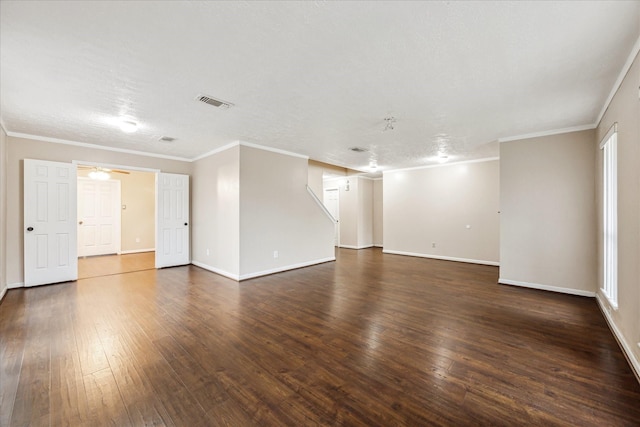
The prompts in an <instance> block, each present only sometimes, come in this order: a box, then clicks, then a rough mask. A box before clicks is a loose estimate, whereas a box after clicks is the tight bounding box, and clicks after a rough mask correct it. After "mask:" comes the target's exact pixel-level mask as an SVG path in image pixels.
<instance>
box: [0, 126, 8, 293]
mask: <svg viewBox="0 0 640 427" xmlns="http://www.w3.org/2000/svg"><path fill="white" fill-rule="evenodd" d="M6 291H7V134H6V133H5V131H4V129H3V128H2V127H0V299H2V297H3V296H4V294H5V293H6Z"/></svg>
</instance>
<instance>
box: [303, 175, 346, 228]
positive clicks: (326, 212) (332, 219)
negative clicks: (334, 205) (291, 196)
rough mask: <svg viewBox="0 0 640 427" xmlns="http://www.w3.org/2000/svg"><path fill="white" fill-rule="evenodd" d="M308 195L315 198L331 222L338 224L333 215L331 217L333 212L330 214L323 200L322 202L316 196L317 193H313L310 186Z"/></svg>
mask: <svg viewBox="0 0 640 427" xmlns="http://www.w3.org/2000/svg"><path fill="white" fill-rule="evenodd" d="M334 191H335V190H334ZM307 193H309V195H310V196H311V197H312V198H313V200H314V201H315V202H316V204H317V205H318V206H319V207H320V209H322V212H324V213H325V215H326V216H327V218H329V220H331V222H333V223H334V224H337V223H338V220H336V219H335V218H334V217H333V215H331V212H329V210H328V209H327V207H326V206H325V205H324V203H322V200H320V199H319V198H318V196H317V195H316V193H314V192H313V190H312V189H311V187H309V185H307Z"/></svg>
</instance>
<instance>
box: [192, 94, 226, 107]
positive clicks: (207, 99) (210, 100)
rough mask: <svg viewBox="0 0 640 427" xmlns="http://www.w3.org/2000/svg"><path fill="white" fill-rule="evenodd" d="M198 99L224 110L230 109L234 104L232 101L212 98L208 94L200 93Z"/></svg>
mask: <svg viewBox="0 0 640 427" xmlns="http://www.w3.org/2000/svg"><path fill="white" fill-rule="evenodd" d="M196 99H197V100H198V101H200V102H204V103H205V104H209V105H213V106H214V107H217V108H221V109H223V110H228V109H229V108H231V107H232V106H233V104H232V103H230V102H226V101H221V100H219V99H215V98H212V97H210V96H207V95H198V96H197V97H196Z"/></svg>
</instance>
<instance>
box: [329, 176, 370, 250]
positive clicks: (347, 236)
mask: <svg viewBox="0 0 640 427" xmlns="http://www.w3.org/2000/svg"><path fill="white" fill-rule="evenodd" d="M347 184H348V185H347ZM324 188H325V189H327V188H338V190H339V191H338V194H339V198H340V202H339V205H340V222H339V223H338V224H339V227H340V247H342V248H349V249H363V248H368V247H371V246H373V180H371V179H369V178H365V177H361V176H356V175H350V176H345V177H341V178H333V179H327V180H325V181H324ZM347 188H348V190H347Z"/></svg>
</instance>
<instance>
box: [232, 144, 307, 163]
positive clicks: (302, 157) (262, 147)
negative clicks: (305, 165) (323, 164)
mask: <svg viewBox="0 0 640 427" xmlns="http://www.w3.org/2000/svg"><path fill="white" fill-rule="evenodd" d="M240 145H241V146H243V147H249V148H256V149H258V150H264V151H271V152H272V153H278V154H284V155H285V156H291V157H298V158H300V159H305V160H309V156H305V155H303V154H298V153H294V152H292V151H286V150H281V149H279V148H271V147H266V146H264V145H258V144H253V143H251V142H244V141H240Z"/></svg>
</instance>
